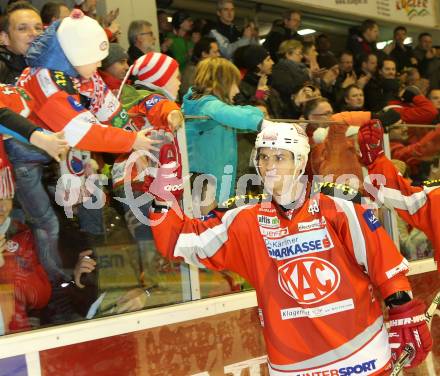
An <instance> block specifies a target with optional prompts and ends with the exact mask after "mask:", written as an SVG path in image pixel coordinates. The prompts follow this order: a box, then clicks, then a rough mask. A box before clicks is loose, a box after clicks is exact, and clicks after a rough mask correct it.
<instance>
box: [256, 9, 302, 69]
mask: <svg viewBox="0 0 440 376" xmlns="http://www.w3.org/2000/svg"><path fill="white" fill-rule="evenodd" d="M300 25H301V13H300V12H299V11H297V10H287V11H285V12H284V14H283V19H282V20H281V21H279V20H277V21H275V22H274V23H273V25H272V29H271V30H270V32H269V34H268V36H267V37H266V40H265V41H264V43H263V46H264V47H265V48H266V50H268V51H269V53H270V56H271V57H272V60H273V61H275V62H277V61H278V49H279V47H280V45H281V43H283V42H284V41H286V40H290V39H296V40H298V41H300V42H302V41H303V38H302V37H301V35H299V34H298V29H299V27H300Z"/></svg>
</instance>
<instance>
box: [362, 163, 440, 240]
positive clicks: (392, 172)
mask: <svg viewBox="0 0 440 376" xmlns="http://www.w3.org/2000/svg"><path fill="white" fill-rule="evenodd" d="M368 172H369V174H370V176H371V175H372V174H378V175H383V176H384V177H385V179H386V180H385V184H384V185H383V186H382V187H381V188H380V191H379V196H378V199H379V200H380V202H382V203H383V204H384V205H385V206H387V207H388V208H394V209H396V211H397V214H399V216H400V217H401V218H402V219H403V220H404V221H405V222H407V223H409V224H410V225H411V226H413V227H417V228H418V229H420V230H421V231H423V232H425V234H426V235H427V236H428V237H429V238H431V239H433V238H434V229H433V228H432V223H431V220H430V214H429V209H430V205H431V203H430V200H429V196H428V193H427V192H426V191H425V190H424V189H423V188H422V187H414V186H412V185H411V184H410V182H409V181H408V180H407V179H405V178H404V177H403V176H402V175H401V174H400V172H399V171H397V169H396V168H395V167H394V165H393V163H392V162H391V161H390V160H389V159H388V158H386V157H384V156H383V157H380V158H378V159H376V161H375V162H374V163H373V164H372V165H370V166H369V167H368Z"/></svg>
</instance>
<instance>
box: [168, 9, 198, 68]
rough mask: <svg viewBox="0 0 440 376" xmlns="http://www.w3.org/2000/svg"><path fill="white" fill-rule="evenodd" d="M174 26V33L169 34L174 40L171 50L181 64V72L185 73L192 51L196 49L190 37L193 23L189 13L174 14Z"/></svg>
mask: <svg viewBox="0 0 440 376" xmlns="http://www.w3.org/2000/svg"><path fill="white" fill-rule="evenodd" d="M172 25H173V30H174V33H170V34H168V36H169V38H170V39H171V40H172V44H171V46H170V48H169V50H170V52H171V54H172V56H173V57H174V59H176V60H177V62H178V63H179V68H180V72H183V71H184V70H185V67H186V64H188V62H189V61H190V59H191V54H192V50H193V48H194V43H193V42H192V40H191V36H190V31H191V30H192V28H193V21H192V19H191V16H190V15H189V14H188V13H186V12H184V11H180V10H178V11H177V12H175V13H174V14H173V21H172Z"/></svg>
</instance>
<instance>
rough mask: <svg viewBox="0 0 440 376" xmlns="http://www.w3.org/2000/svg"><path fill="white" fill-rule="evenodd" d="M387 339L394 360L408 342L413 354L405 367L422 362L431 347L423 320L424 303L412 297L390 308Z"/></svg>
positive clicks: (430, 339)
mask: <svg viewBox="0 0 440 376" xmlns="http://www.w3.org/2000/svg"><path fill="white" fill-rule="evenodd" d="M389 320H390V321H389V324H390V328H389V340H390V346H391V353H392V356H393V359H394V361H396V360H397V359H398V358H399V356H400V354H401V352H402V350H403V348H404V347H405V345H406V344H410V345H411V346H412V347H413V348H414V350H415V354H414V356H413V358H411V359H410V362H409V363H408V364H407V365H406V366H405V367H415V366H417V365H419V364H420V363H422V362H423V361H424V360H425V358H426V356H427V355H428V353H429V351H431V348H432V337H431V333H430V332H429V328H428V324H427V323H426V321H425V304H424V303H423V302H422V301H421V300H419V299H414V300H411V301H410V302H408V303H405V304H402V305H400V306H396V307H392V308H390V312H389Z"/></svg>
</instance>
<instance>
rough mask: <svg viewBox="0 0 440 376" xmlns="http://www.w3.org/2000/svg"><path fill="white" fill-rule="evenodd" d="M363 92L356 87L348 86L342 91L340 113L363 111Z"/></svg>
mask: <svg viewBox="0 0 440 376" xmlns="http://www.w3.org/2000/svg"><path fill="white" fill-rule="evenodd" d="M364 103H365V98H364V92H363V90H362V89H361V88H360V87H359V86H357V85H350V86H348V87H346V88H345V90H344V104H343V105H342V108H341V109H342V111H362V110H363V109H364Z"/></svg>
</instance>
